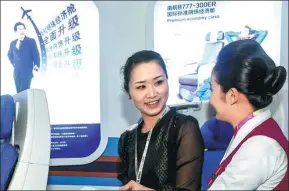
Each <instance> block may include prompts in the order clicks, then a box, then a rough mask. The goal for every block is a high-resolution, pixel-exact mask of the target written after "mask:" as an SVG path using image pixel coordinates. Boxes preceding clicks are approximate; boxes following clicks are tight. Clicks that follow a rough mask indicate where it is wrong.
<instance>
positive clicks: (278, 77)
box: [264, 66, 287, 95]
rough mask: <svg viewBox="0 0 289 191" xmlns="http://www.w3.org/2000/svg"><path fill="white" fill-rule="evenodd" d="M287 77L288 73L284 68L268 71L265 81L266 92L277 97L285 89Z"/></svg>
mask: <svg viewBox="0 0 289 191" xmlns="http://www.w3.org/2000/svg"><path fill="white" fill-rule="evenodd" d="M286 77H287V72H286V70H285V68H284V67H283V66H277V67H273V68H271V69H268V75H267V77H266V78H265V80H264V85H265V88H264V91H266V93H270V94H271V95H275V94H276V93H278V92H279V91H280V89H281V88H282V87H283V85H284V83H285V81H286Z"/></svg>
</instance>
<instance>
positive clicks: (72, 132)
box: [1, 1, 107, 166]
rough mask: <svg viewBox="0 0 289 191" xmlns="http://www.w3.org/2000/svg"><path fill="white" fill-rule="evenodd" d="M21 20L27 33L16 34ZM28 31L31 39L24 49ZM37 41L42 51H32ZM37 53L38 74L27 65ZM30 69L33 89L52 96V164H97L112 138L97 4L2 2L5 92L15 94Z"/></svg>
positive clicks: (77, 2)
mask: <svg viewBox="0 0 289 191" xmlns="http://www.w3.org/2000/svg"><path fill="white" fill-rule="evenodd" d="M17 22H21V23H22V24H20V25H21V27H22V28H21V30H22V32H21V31H20V28H19V30H18V28H16V31H15V30H14V26H15V23H17ZM23 28H24V30H25V31H24V30H23ZM19 31H20V32H19ZM23 31H24V32H25V34H26V37H25V38H24V39H23V42H22V41H21V42H22V44H21V45H20V48H18V39H19V38H20V37H19V34H20V33H23ZM22 35H23V34H22ZM31 39H32V40H31ZM33 40H34V42H36V44H37V51H35V49H33V51H32V49H31V48H30V47H29V43H30V42H33ZM11 50H12V51H11ZM9 51H10V52H12V53H13V54H11V55H12V56H13V57H11V58H12V59H11V58H10V57H8V56H7V54H8V52H9ZM32 54H35V55H36V57H35V58H34V57H33V58H31V60H33V61H34V64H35V63H37V61H35V60H37V55H38V56H39V60H40V64H39V70H38V71H36V70H33V71H32V68H29V69H27V68H28V65H29V64H30V65H33V63H28V65H27V67H26V65H25V67H26V68H25V67H24V63H25V59H27V58H28V59H30V57H32ZM15 57H17V59H18V61H17V63H16V64H15V62H16V58H15ZM30 65H29V67H30ZM20 66H21V67H20ZM19 67H20V69H19ZM24 70H25V71H26V70H29V72H30V73H32V74H33V77H32V79H31V85H30V88H37V89H44V90H45V92H46V95H47V101H48V107H49V114H50V122H51V161H50V162H51V166H61V165H81V164H87V163H90V162H92V161H95V160H96V159H97V158H98V157H99V156H100V155H101V154H102V152H103V151H104V149H105V147H106V143H107V137H106V136H105V135H104V134H103V131H101V125H100V82H99V79H100V78H99V15H98V10H97V7H96V6H95V4H94V2H93V1H43V2H37V1H35V2H33V1H19V2H17V1H1V93H6V94H15V93H16V87H15V78H16V77H17V76H18V74H19V75H21V76H24V77H25V75H26V73H25V75H24V72H23V71H24ZM15 71H17V75H16V74H15ZM15 76H16V77H15Z"/></svg>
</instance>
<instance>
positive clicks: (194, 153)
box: [118, 108, 204, 190]
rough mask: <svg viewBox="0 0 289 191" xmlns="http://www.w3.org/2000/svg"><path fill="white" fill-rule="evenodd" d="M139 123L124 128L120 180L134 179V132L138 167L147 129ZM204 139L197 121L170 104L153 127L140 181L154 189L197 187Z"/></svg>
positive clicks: (120, 150)
mask: <svg viewBox="0 0 289 191" xmlns="http://www.w3.org/2000/svg"><path fill="white" fill-rule="evenodd" d="M142 125H143V124H142V123H141V124H139V125H138V127H136V129H133V130H130V131H126V132H124V133H123V134H122V135H121V137H120V140H119V145H118V152H119V156H120V158H121V160H122V164H123V165H124V171H123V172H122V173H120V174H119V175H118V179H119V180H120V181H122V183H123V184H126V183H128V182H129V181H130V180H136V173H135V134H136V133H137V148H138V149H137V159H138V167H139V165H140V161H141V158H142V154H143V151H144V148H145V144H146V140H147V136H148V133H142V132H141V127H142ZM203 157H204V142H203V138H202V134H201V131H200V129H199V125H198V121H197V120H196V119H195V118H194V117H192V116H185V115H182V114H179V113H177V112H176V110H175V109H174V108H171V109H170V111H169V112H167V113H166V114H165V115H164V117H163V118H162V119H161V120H160V121H159V122H158V123H157V124H156V126H155V127H154V129H153V132H152V136H151V140H150V143H149V147H148V151H147V155H146V159H145V162H144V167H143V172H142V177H141V181H140V184H142V185H143V186H146V187H148V188H152V189H155V190H200V189H201V174H202V165H203Z"/></svg>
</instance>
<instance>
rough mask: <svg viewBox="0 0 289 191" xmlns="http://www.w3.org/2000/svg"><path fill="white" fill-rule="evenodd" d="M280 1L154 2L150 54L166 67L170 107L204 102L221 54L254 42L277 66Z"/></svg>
mask: <svg viewBox="0 0 289 191" xmlns="http://www.w3.org/2000/svg"><path fill="white" fill-rule="evenodd" d="M281 4H282V2H281V1H266V2H265V1H263V2H259V1H175V2H174V1H169V2H165V1H159V2H157V3H156V6H155V10H154V48H155V50H156V51H157V52H159V53H160V54H161V55H162V56H163V58H164V59H165V61H166V64H167V69H168V73H169V74H168V75H169V84H170V96H169V100H168V103H169V104H170V105H178V104H186V103H190V102H199V101H208V100H209V99H210V96H211V91H210V76H211V71H212V69H213V67H214V65H215V62H216V58H217V56H218V53H219V52H220V50H221V49H222V48H223V47H224V46H226V45H227V44H228V43H231V42H233V41H235V40H241V39H253V40H256V41H257V42H259V43H260V44H261V45H262V47H263V48H264V49H265V51H266V52H267V53H268V54H269V55H270V56H271V57H272V59H273V60H274V61H275V62H276V64H277V65H280V43H281V42H280V41H281Z"/></svg>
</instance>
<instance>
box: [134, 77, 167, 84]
mask: <svg viewBox="0 0 289 191" xmlns="http://www.w3.org/2000/svg"><path fill="white" fill-rule="evenodd" d="M163 76H164V75H159V76H157V77H154V80H156V79H158V78H160V77H163ZM145 82H146V81H145V80H143V81H138V82H136V83H134V84H141V83H145Z"/></svg>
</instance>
